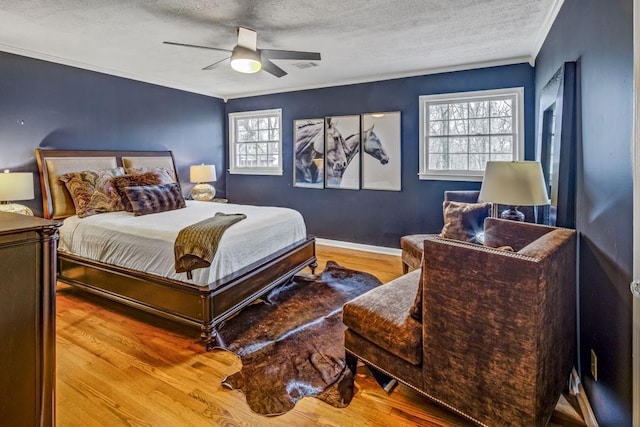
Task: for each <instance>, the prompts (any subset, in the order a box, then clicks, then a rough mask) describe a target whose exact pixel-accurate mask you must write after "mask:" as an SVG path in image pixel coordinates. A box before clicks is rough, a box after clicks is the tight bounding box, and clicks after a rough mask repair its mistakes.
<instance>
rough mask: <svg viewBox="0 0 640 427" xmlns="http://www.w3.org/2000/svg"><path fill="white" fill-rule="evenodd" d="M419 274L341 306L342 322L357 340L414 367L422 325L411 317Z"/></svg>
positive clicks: (419, 352)
mask: <svg viewBox="0 0 640 427" xmlns="http://www.w3.org/2000/svg"><path fill="white" fill-rule="evenodd" d="M420 274H421V270H415V271H412V272H411V273H407V274H405V275H404V276H401V277H399V278H397V279H395V280H393V281H391V282H389V283H387V284H386V285H383V286H378V287H377V288H374V289H372V290H370V291H369V292H367V293H365V294H363V295H360V296H359V297H357V298H355V299H353V300H351V301H349V302H348V303H346V304H345V305H344V309H343V312H342V321H343V322H344V324H345V325H346V326H347V327H348V328H350V329H352V330H353V331H354V332H356V333H357V334H359V335H360V336H362V337H364V338H366V339H367V340H369V341H371V342H372V343H374V344H376V345H377V346H379V347H382V348H383V349H385V350H387V351H388V352H390V353H392V354H394V355H396V356H398V357H400V358H402V359H404V360H406V361H407V362H409V363H411V364H413V365H419V364H420V363H422V323H420V322H418V321H416V320H415V319H413V318H412V317H411V316H410V311H411V310H412V307H413V302H414V299H415V296H416V293H417V292H418V280H419V278H420Z"/></svg>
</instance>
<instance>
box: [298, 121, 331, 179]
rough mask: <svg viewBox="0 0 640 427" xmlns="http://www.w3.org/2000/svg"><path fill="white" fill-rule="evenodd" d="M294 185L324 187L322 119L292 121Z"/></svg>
mask: <svg viewBox="0 0 640 427" xmlns="http://www.w3.org/2000/svg"><path fill="white" fill-rule="evenodd" d="M293 130H294V156H293V162H294V169H295V175H294V178H293V185H294V186H295V187H307V188H324V163H325V162H324V119H323V118H319V119H303V120H295V121H294V128H293Z"/></svg>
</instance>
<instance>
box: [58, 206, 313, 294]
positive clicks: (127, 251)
mask: <svg viewBox="0 0 640 427" xmlns="http://www.w3.org/2000/svg"><path fill="white" fill-rule="evenodd" d="M216 212H223V213H227V214H229V213H244V214H245V215H247V218H246V219H244V220H242V221H240V222H238V223H236V224H234V225H233V226H231V227H229V228H228V229H227V230H226V231H225V233H224V234H223V236H222V239H221V240H220V245H219V247H218V252H217V253H216V256H215V257H214V259H213V262H212V263H211V267H210V268H208V269H207V268H200V269H197V270H193V279H192V280H187V274H186V273H176V272H175V263H174V252H173V244H174V242H175V239H176V237H177V235H178V232H179V231H180V230H181V229H182V228H184V227H186V226H188V225H190V224H193V223H196V222H198V221H202V220H203V219H206V218H208V217H210V216H213V215H214V214H215V213H216ZM305 237H306V227H305V224H304V219H303V218H302V215H300V213H299V212H297V211H295V210H293V209H287V208H277V207H265V206H248V205H235V204H227V203H211V202H197V201H191V200H188V201H187V207H186V208H185V209H178V210H174V211H169V212H162V213H158V214H151V215H144V216H138V217H136V216H134V215H133V214H132V213H129V212H110V213H103V214H99V215H93V216H89V217H86V218H78V217H77V216H72V217H69V218H67V219H65V220H64V224H63V225H62V227H61V228H60V242H59V250H60V251H62V252H67V253H72V254H75V255H79V256H81V257H83V258H88V259H91V260H94V261H100V262H104V263H107V264H113V265H118V266H121V267H126V268H130V269H133V270H139V271H144V272H147V273H150V274H154V275H157V276H162V277H168V278H171V279H177V280H181V281H184V282H188V283H194V284H198V285H206V284H209V283H212V282H214V281H216V280H218V279H221V278H222V277H224V276H226V275H228V274H230V273H232V272H234V271H238V270H239V269H241V268H243V267H246V266H247V265H249V264H252V263H254V262H256V261H258V260H260V259H262V258H264V257H266V256H268V255H270V254H273V253H274V252H276V251H278V250H280V249H282V248H284V247H286V246H289V245H291V244H293V243H295V242H298V241H300V240H302V239H304V238H305Z"/></svg>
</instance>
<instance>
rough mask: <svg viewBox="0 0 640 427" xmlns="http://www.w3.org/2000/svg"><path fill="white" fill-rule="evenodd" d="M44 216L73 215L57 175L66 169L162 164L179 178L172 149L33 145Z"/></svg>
mask: <svg viewBox="0 0 640 427" xmlns="http://www.w3.org/2000/svg"><path fill="white" fill-rule="evenodd" d="M36 160H37V161H38V171H39V173H40V186H41V187H42V208H43V214H44V217H45V218H49V219H64V218H66V217H68V216H71V215H75V213H76V210H75V206H74V205H73V200H72V199H71V196H70V195H69V192H68V191H67V189H66V187H65V185H64V184H63V183H62V182H60V176H62V175H64V174H65V173H69V172H79V171H85V170H99V169H111V168H116V167H119V166H122V167H124V168H125V169H127V168H145V167H150V166H155V167H162V168H165V169H167V170H168V171H170V172H171V173H172V175H173V178H174V179H175V180H176V182H179V181H178V174H177V173H176V166H175V162H174V159H173V154H172V153H171V151H108V150H101V151H97V150H46V149H41V148H36Z"/></svg>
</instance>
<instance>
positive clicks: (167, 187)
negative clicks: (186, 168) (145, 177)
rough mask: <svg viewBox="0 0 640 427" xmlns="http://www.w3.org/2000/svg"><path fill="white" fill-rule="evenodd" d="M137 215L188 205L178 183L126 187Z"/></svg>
mask: <svg viewBox="0 0 640 427" xmlns="http://www.w3.org/2000/svg"><path fill="white" fill-rule="evenodd" d="M124 191H125V193H126V194H127V198H128V199H129V201H130V202H131V207H132V208H133V213H134V214H135V216H140V215H147V214H152V213H158V212H166V211H172V210H175V209H181V208H184V207H185V206H186V204H185V202H184V198H183V197H182V194H181V193H180V186H179V185H178V184H177V183H175V182H174V183H172V184H164V185H144V186H137V187H125V189H124Z"/></svg>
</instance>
